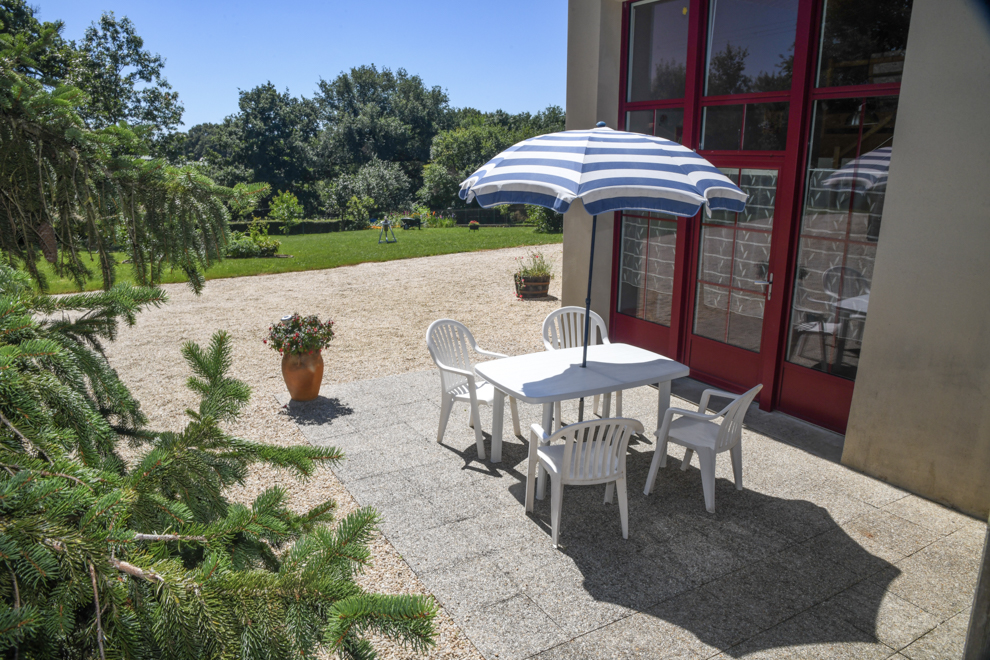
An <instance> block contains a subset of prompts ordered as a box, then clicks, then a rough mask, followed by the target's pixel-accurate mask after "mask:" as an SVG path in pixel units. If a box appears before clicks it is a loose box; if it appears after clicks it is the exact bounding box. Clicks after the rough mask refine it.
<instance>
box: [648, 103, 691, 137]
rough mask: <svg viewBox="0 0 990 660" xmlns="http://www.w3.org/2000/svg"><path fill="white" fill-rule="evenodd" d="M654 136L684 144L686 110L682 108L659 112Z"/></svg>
mask: <svg viewBox="0 0 990 660" xmlns="http://www.w3.org/2000/svg"><path fill="white" fill-rule="evenodd" d="M653 134H654V135H656V136H657V137H662V138H665V139H667V140H671V141H672V142H677V143H679V144H683V142H684V110H683V109H682V108H669V109H665V110H657V123H656V127H655V129H654V133H653Z"/></svg>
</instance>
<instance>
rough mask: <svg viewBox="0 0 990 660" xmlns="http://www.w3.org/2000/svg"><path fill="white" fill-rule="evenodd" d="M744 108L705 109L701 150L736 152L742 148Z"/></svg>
mask: <svg viewBox="0 0 990 660" xmlns="http://www.w3.org/2000/svg"><path fill="white" fill-rule="evenodd" d="M742 123H743V106H741V105H715V106H712V107H710V108H705V109H704V116H703V118H702V120H701V145H700V147H699V148H700V149H713V150H718V151H723V150H724V151H728V150H732V151H736V150H738V149H741V148H742Z"/></svg>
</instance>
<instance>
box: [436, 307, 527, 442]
mask: <svg viewBox="0 0 990 660" xmlns="http://www.w3.org/2000/svg"><path fill="white" fill-rule="evenodd" d="M426 347H427V348H428V349H429V351H430V357H432V358H433V362H434V363H436V365H437V367H438V368H439V369H440V389H441V401H440V428H439V429H437V442H443V435H444V432H445V431H446V429H447V421H448V420H449V419H450V411H451V410H452V409H453V407H454V402H455V401H463V402H466V403H469V404H470V421H469V426H470V427H471V428H473V429H474V438H475V443H476V444H477V446H478V458H480V459H482V460H484V458H485V443H484V436H483V435H482V433H481V417H480V416H479V413H478V406H479V405H480V404H483V405H486V406H491V405H492V401H493V399H494V398H495V388H494V387H492V385H491V384H490V383H487V382H485V380H484V379H482V378H481V377H480V376H478V375H477V374H475V373H474V364H473V363H472V362H471V350H473V351H474V352H475V353H477V354H478V355H486V356H489V357H497V358H504V357H508V356H506V355H503V354H501V353H493V352H491V351H485V350H482V349H481V348H479V347H478V342H477V341H475V339H474V335H472V334H471V331H470V330H468V329H467V327H466V326H465V325H464V324H463V323H460V322H458V321H454V320H452V319H440V320H438V321H434V322H433V323H431V324H430V327H429V328H428V329H427V331H426ZM469 349H470V350H469ZM509 409H510V411H511V412H512V428H513V430H514V432H515V434H516V435H520V433H521V431H520V429H519V411H518V408H517V406H516V400H515V399H514V398H512V397H509Z"/></svg>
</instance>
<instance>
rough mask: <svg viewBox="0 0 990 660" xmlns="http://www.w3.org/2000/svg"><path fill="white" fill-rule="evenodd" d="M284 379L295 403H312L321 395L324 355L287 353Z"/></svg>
mask: <svg viewBox="0 0 990 660" xmlns="http://www.w3.org/2000/svg"><path fill="white" fill-rule="evenodd" d="M282 378H283V379H284V380H285V386H286V387H287V388H288V389H289V395H290V396H291V397H292V400H293V401H312V400H313V399H315V398H316V397H318V396H319V395H320V385H321V384H322V383H323V355H322V354H321V353H320V351H311V352H309V353H285V354H284V355H283V356H282Z"/></svg>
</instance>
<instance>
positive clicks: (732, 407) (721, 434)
mask: <svg viewBox="0 0 990 660" xmlns="http://www.w3.org/2000/svg"><path fill="white" fill-rule="evenodd" d="M762 389H763V385H762V384H760V385H757V386H756V387H754V388H753V389H751V390H749V391H748V392H743V393H742V394H740V395H739V398H738V399H736V400H735V401H733V402H732V403H731V404H729V406H728V408H727V410H726V411H725V415H724V416H723V418H722V427H721V428H720V429H719V431H718V438H717V439H716V440H715V451H722V450H724V449H728V448H729V447H732V446H733V445H735V444H736V443H737V442H739V439H740V438H741V437H742V425H743V419H744V418H745V417H746V412H747V411H749V404H751V403H753V399H755V398H756V395H757V394H759V393H760V390H762Z"/></svg>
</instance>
